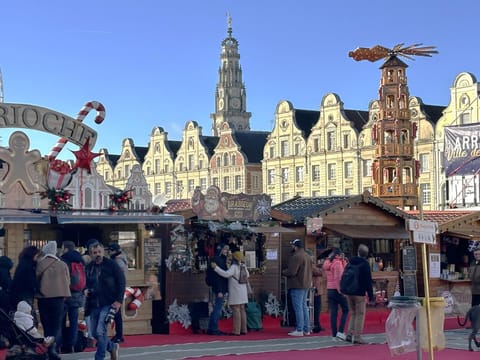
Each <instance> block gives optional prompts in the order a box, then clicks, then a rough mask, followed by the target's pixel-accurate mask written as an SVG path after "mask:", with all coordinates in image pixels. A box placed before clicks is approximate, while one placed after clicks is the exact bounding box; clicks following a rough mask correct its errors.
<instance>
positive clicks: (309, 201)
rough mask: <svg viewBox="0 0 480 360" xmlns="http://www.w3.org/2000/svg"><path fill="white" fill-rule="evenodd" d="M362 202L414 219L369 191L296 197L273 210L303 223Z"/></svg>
mask: <svg viewBox="0 0 480 360" xmlns="http://www.w3.org/2000/svg"><path fill="white" fill-rule="evenodd" d="M362 202H363V203H367V204H373V205H375V206H378V207H380V208H381V209H383V210H385V211H387V212H389V213H392V214H393V215H395V216H399V217H401V218H404V219H408V218H414V216H413V215H409V214H407V213H406V212H404V211H402V210H400V209H398V208H396V207H395V206H392V205H390V204H387V203H386V202H384V201H383V200H381V199H379V198H376V197H373V196H372V195H370V193H369V192H368V191H366V192H364V193H363V194H361V195H355V196H320V197H294V198H292V199H291V200H287V201H285V202H283V203H280V204H277V205H274V206H273V208H274V209H275V210H279V211H281V212H284V213H287V214H289V215H291V216H292V218H293V221H294V222H303V221H305V218H307V217H316V216H327V215H328V214H332V213H335V212H336V211H341V210H342V209H346V208H349V207H351V206H352V205H355V204H358V203H362Z"/></svg>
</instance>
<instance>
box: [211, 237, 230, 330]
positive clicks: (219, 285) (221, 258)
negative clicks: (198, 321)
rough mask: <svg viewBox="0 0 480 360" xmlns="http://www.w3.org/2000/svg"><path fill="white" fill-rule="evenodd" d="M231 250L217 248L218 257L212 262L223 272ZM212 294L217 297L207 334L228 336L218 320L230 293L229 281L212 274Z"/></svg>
mask: <svg viewBox="0 0 480 360" xmlns="http://www.w3.org/2000/svg"><path fill="white" fill-rule="evenodd" d="M229 250H230V248H229V246H228V245H226V244H219V245H218V246H217V253H216V254H217V255H216V256H214V258H213V259H212V262H214V263H215V264H216V266H217V267H219V268H220V269H222V270H225V271H226V270H227V255H228V251H229ZM211 282H212V283H211V288H212V294H213V296H214V297H215V300H214V304H213V310H212V313H211V314H210V319H209V321H208V329H207V334H209V335H226V334H225V333H224V332H223V331H220V330H219V328H218V320H219V319H220V316H221V314H222V308H223V302H224V301H225V294H226V293H227V292H228V280H227V279H226V278H224V277H222V276H220V275H219V274H218V273H216V272H215V273H214V274H212V280H211Z"/></svg>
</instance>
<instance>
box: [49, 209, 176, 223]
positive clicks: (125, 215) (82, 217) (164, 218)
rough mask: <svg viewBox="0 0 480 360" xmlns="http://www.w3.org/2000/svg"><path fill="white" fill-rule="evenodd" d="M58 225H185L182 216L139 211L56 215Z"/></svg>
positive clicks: (82, 212)
mask: <svg viewBox="0 0 480 360" xmlns="http://www.w3.org/2000/svg"><path fill="white" fill-rule="evenodd" d="M55 217H56V219H57V223H58V224H95V223H97V224H183V223H184V218H183V216H181V215H173V214H155V213H150V212H137V211H116V212H104V211H93V212H91V211H88V212H87V211H72V212H65V213H62V214H55Z"/></svg>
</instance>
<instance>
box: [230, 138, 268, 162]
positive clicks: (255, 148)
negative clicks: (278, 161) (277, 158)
mask: <svg viewBox="0 0 480 360" xmlns="http://www.w3.org/2000/svg"><path fill="white" fill-rule="evenodd" d="M269 134H270V132H267V131H234V132H233V133H232V136H233V138H234V139H235V140H236V141H237V143H238V145H240V147H241V151H242V152H243V153H244V154H245V156H246V157H247V160H248V162H249V163H261V161H262V159H263V148H264V147H265V144H266V142H267V137H268V135H269Z"/></svg>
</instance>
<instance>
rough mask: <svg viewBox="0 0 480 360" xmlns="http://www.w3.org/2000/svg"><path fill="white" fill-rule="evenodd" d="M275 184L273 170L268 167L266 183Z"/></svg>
mask: <svg viewBox="0 0 480 360" xmlns="http://www.w3.org/2000/svg"><path fill="white" fill-rule="evenodd" d="M273 184H275V170H274V169H270V170H268V172H267V185H273Z"/></svg>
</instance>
